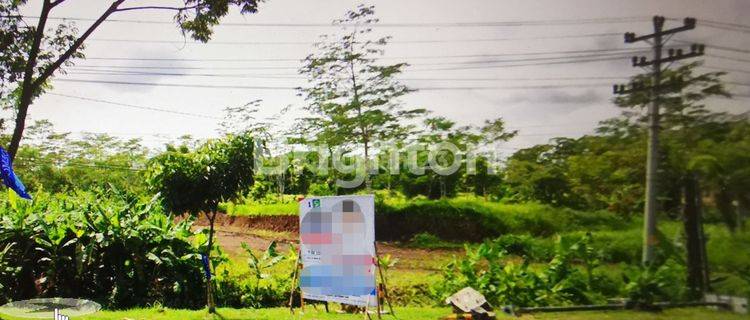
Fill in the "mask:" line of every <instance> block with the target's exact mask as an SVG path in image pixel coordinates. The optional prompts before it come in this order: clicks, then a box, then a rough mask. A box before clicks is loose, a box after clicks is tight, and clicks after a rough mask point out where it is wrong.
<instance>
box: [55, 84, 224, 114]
mask: <svg viewBox="0 0 750 320" xmlns="http://www.w3.org/2000/svg"><path fill="white" fill-rule="evenodd" d="M57 81H67V80H66V79H57ZM47 94H48V95H52V96H58V97H65V98H71V99H79V100H85V101H91V102H98V103H105V104H110V105H115V106H120V107H127V108H134V109H141V110H148V111H156V112H165V113H171V114H178V115H182V116H190V117H198V118H206V119H221V118H218V117H214V116H210V115H205V114H198V113H190V112H183V111H177V110H171V109H163V108H155V107H145V106H139V105H134V104H129V103H121V102H113V101H107V100H101V99H94V98H86V97H80V96H74V95H69V94H62V93H54V92H49V93H47Z"/></svg>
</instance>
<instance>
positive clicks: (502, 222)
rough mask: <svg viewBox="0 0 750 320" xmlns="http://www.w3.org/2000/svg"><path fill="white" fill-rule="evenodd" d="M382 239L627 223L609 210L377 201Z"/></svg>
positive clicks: (469, 200)
mask: <svg viewBox="0 0 750 320" xmlns="http://www.w3.org/2000/svg"><path fill="white" fill-rule="evenodd" d="M375 211H376V214H377V218H376V231H377V232H378V239H380V240H408V239H410V238H412V237H413V236H414V235H416V234H418V233H422V232H428V233H430V234H433V235H435V236H438V237H439V238H441V239H445V240H461V241H476V242H479V241H482V240H483V239H485V238H493V237H498V236H500V235H504V234H529V235H532V236H552V235H554V234H556V233H561V232H566V231H572V230H580V229H581V228H582V227H585V228H586V229H588V230H619V229H623V228H624V227H627V224H625V223H624V221H623V220H622V219H621V218H619V217H618V216H616V215H614V214H612V213H609V212H605V211H601V212H599V211H597V212H595V213H591V212H582V211H576V210H572V209H565V208H555V207H552V206H548V205H542V204H534V203H528V204H502V203H493V202H488V201H485V200H484V199H481V198H477V197H459V198H455V199H440V200H418V199H412V200H411V201H390V200H389V199H383V198H377V199H376V210H375Z"/></svg>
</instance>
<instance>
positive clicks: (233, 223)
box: [178, 212, 299, 233]
mask: <svg viewBox="0 0 750 320" xmlns="http://www.w3.org/2000/svg"><path fill="white" fill-rule="evenodd" d="M178 219H180V218H178ZM215 224H216V226H221V227H236V228H246V229H260V230H271V231H276V232H292V233H297V231H298V229H299V217H297V216H286V215H278V216H230V215H227V214H226V213H223V212H220V213H218V214H217V216H216V222H215ZM195 225H199V226H207V225H208V219H206V216H204V215H201V216H200V218H198V219H197V220H196V221H195Z"/></svg>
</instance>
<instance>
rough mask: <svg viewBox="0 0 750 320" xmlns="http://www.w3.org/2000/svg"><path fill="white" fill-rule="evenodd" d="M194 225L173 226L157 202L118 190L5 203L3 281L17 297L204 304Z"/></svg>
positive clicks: (0, 216) (1, 217)
mask: <svg viewBox="0 0 750 320" xmlns="http://www.w3.org/2000/svg"><path fill="white" fill-rule="evenodd" d="M190 226H191V222H190V221H183V222H179V223H174V222H173V221H172V219H171V217H170V216H169V215H167V214H165V213H164V212H163V211H162V210H161V209H160V206H159V205H158V203H157V201H156V200H155V199H143V198H140V197H138V196H135V195H132V194H126V193H122V192H118V191H117V190H107V191H102V190H100V191H97V192H91V193H84V192H77V193H74V194H67V195H56V196H50V195H48V194H44V193H41V192H37V193H36V194H35V199H34V200H33V201H30V202H25V201H24V202H19V203H17V204H15V203H7V202H5V203H2V204H0V230H1V231H0V248H8V249H7V251H5V254H4V257H3V262H4V263H7V264H8V265H7V266H6V268H5V270H8V268H10V269H11V270H12V271H11V272H9V273H5V274H4V273H3V272H2V271H0V285H2V286H3V287H4V289H3V292H6V293H7V295H8V296H7V297H6V298H10V299H13V300H21V299H28V298H34V297H52V296H66V297H81V298H87V299H91V300H94V301H97V302H99V303H101V304H103V305H104V306H106V307H108V308H128V307H134V306H144V305H148V304H153V303H155V302H159V303H161V304H163V305H165V306H168V307H182V308H184V307H197V306H200V304H201V303H200V302H201V300H202V299H201V295H200V294H196V292H203V290H204V286H203V281H202V277H203V272H202V271H201V263H200V255H199V251H198V247H197V246H194V245H192V244H191V243H190V241H189V237H190V236H192V235H193V234H194V233H193V232H191V231H190Z"/></svg>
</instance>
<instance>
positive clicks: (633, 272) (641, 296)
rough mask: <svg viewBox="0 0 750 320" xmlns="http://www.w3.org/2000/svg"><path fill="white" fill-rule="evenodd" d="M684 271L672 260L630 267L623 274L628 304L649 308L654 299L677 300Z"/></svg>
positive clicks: (680, 293) (681, 292)
mask: <svg viewBox="0 0 750 320" xmlns="http://www.w3.org/2000/svg"><path fill="white" fill-rule="evenodd" d="M684 271H685V270H684V267H683V266H682V265H680V264H678V263H675V262H674V261H669V262H667V263H665V264H663V265H652V266H649V267H635V268H631V269H630V270H628V271H627V272H626V273H625V274H623V281H624V282H625V283H626V284H625V288H624V290H625V293H626V295H627V297H628V299H629V305H630V306H631V307H632V308H637V309H651V308H653V304H654V302H656V301H659V300H665V301H674V300H678V299H679V298H680V297H682V296H683V293H684V292H683V291H684V286H685V283H684V279H683V274H684Z"/></svg>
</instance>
